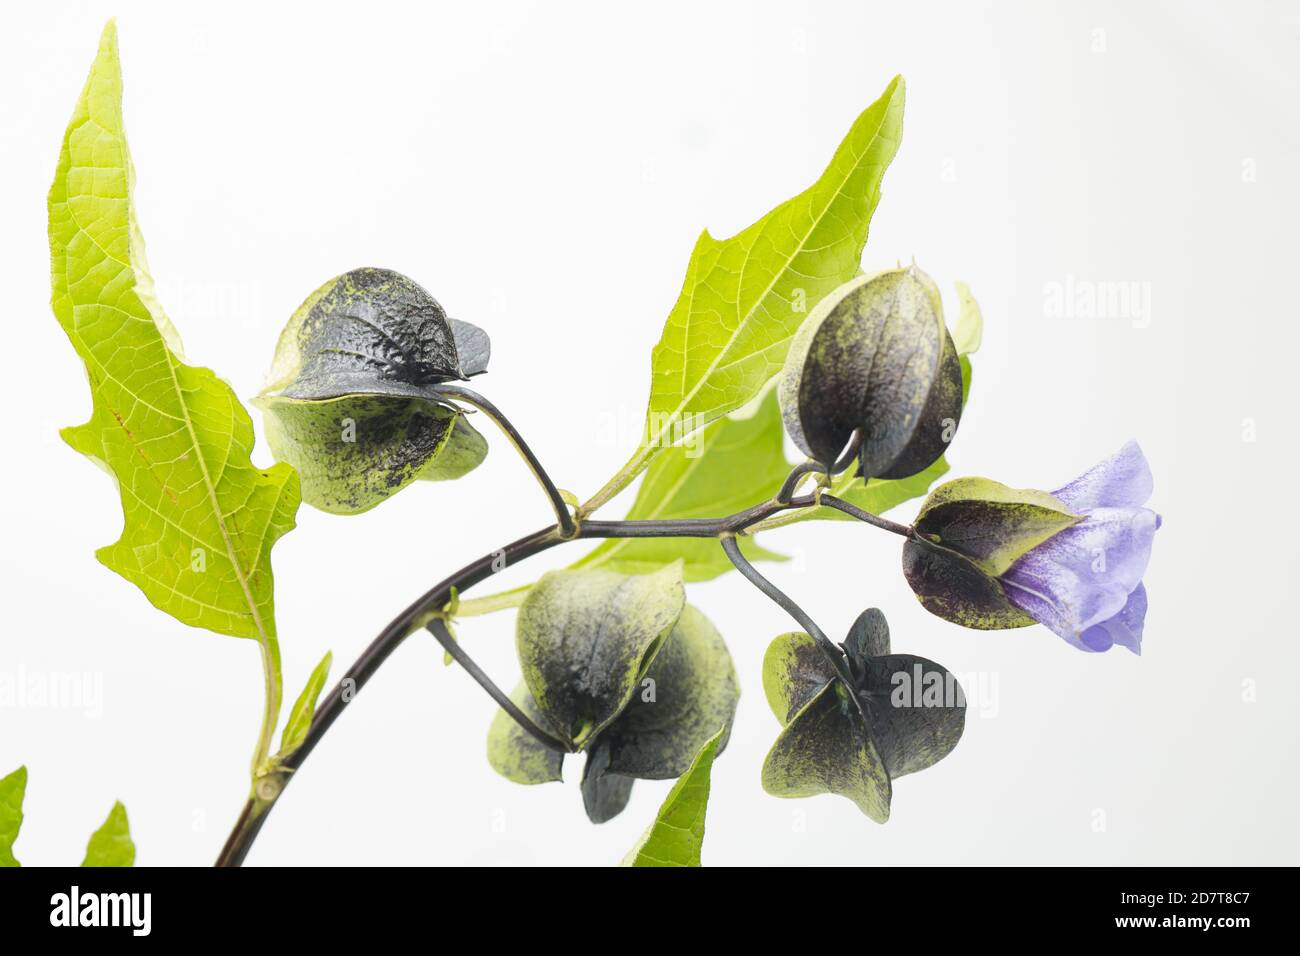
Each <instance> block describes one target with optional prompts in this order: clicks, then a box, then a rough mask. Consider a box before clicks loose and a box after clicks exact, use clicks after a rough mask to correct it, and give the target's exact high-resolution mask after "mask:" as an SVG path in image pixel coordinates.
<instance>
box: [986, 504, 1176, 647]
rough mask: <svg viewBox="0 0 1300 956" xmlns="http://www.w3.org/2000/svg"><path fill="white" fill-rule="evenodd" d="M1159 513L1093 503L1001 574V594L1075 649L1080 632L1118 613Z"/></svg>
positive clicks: (1140, 569)
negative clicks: (1079, 519) (1076, 519)
mask: <svg viewBox="0 0 1300 956" xmlns="http://www.w3.org/2000/svg"><path fill="white" fill-rule="evenodd" d="M1158 527H1160V517H1159V515H1157V514H1156V513H1155V512H1154V511H1150V510H1148V509H1146V508H1098V509H1095V510H1093V511H1091V512H1090V513H1089V514H1088V516H1087V517H1086V518H1085V520H1084V521H1082V522H1080V523H1079V524H1077V525H1075V526H1074V527H1072V528H1067V529H1066V530H1065V531H1062V532H1061V533H1060V534H1058V535H1056V536H1055V537H1054V538H1051V539H1049V540H1048V541H1046V542H1044V543H1043V544H1041V545H1039V546H1038V547H1036V548H1034V549H1033V550H1032V551H1030V552H1029V553H1028V554H1026V555H1025V556H1024V557H1022V558H1021V559H1020V560H1019V561H1017V562H1016V563H1015V564H1014V565H1013V566H1012V567H1011V569H1010V570H1008V571H1007V572H1006V574H1004V575H1003V576H1002V579H1001V580H1002V583H1003V586H1004V587H1005V588H1006V593H1007V597H1009V598H1010V599H1011V601H1012V603H1013V604H1015V605H1016V606H1017V607H1019V608H1020V609H1021V610H1023V611H1024V612H1025V613H1027V614H1029V615H1030V616H1031V617H1033V618H1034V619H1035V620H1037V621H1039V622H1040V623H1042V624H1046V625H1047V626H1048V627H1049V628H1051V629H1052V630H1053V631H1055V632H1056V633H1057V634H1058V635H1060V636H1061V637H1063V638H1065V640H1067V641H1069V642H1070V643H1071V644H1073V645H1074V646H1075V647H1078V648H1080V649H1081V650H1095V649H1096V648H1091V647H1089V646H1088V645H1087V644H1085V643H1084V642H1083V640H1082V634H1083V633H1084V632H1085V631H1087V630H1088V628H1090V627H1092V626H1093V625H1094V624H1100V623H1102V622H1103V621H1108V620H1110V619H1111V618H1112V617H1114V616H1115V615H1117V614H1119V613H1120V611H1121V610H1122V609H1123V608H1124V605H1125V604H1126V603H1127V601H1128V599H1129V595H1130V594H1132V593H1133V591H1135V590H1136V589H1137V587H1138V585H1139V584H1140V583H1141V581H1142V575H1143V574H1144V573H1145V572H1146V567H1147V561H1148V560H1149V559H1150V557H1151V544H1152V541H1153V539H1154V537H1155V532H1156V529H1157V528H1158Z"/></svg>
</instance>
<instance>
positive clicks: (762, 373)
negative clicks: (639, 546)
mask: <svg viewBox="0 0 1300 956" xmlns="http://www.w3.org/2000/svg"><path fill="white" fill-rule="evenodd" d="M903 101H904V84H903V79H902V77H895V78H894V79H893V80H892V81H891V82H890V84H889V86H887V87H886V88H885V92H884V93H883V94H882V96H881V97H880V99H878V100H877V101H876V102H875V103H874V104H872V105H871V106H870V107H868V108H867V110H866V111H865V112H864V113H862V115H861V116H859V117H858V119H857V121H856V122H855V123H854V124H853V127H852V128H851V129H850V130H849V133H848V135H847V136H846V137H845V138H844V141H843V142H842V143H841V144H840V146H839V149H837V150H836V152H835V155H834V157H833V158H832V159H831V162H830V165H829V166H828V167H827V168H826V170H825V172H823V173H822V175H821V177H820V178H819V179H818V180H817V182H816V183H814V184H813V185H812V186H811V187H810V188H809V189H807V190H806V191H805V192H802V193H800V194H799V195H798V196H795V197H794V198H793V199H790V200H788V201H787V202H785V203H782V204H781V205H780V206H778V207H776V208H775V209H774V210H772V211H771V212H769V213H768V214H767V215H766V216H764V217H763V218H762V219H760V220H759V221H758V222H756V223H754V224H753V225H752V226H750V227H749V228H747V229H745V230H744V231H742V232H740V233H738V234H737V235H735V236H733V237H731V238H730V239H724V240H717V239H714V238H713V237H712V236H710V235H709V234H708V232H707V231H706V232H705V233H703V234H702V235H701V236H700V238H699V241H698V242H696V244H695V249H694V251H693V252H692V253H691V259H690V262H689V263H688V265H687V268H686V281H685V283H684V284H683V287H682V292H681V295H680V297H679V298H678V300H677V303H676V305H674V306H673V310H672V312H671V314H670V315H669V316H668V321H667V323H666V324H665V326H664V331H663V335H662V337H661V338H660V340H659V343H658V345H656V346H655V348H654V352H653V353H652V356H651V387H650V400H649V404H648V408H647V410H646V424H645V430H644V434H643V436H642V440H641V444H640V446H639V447H638V449H637V451H636V452H635V454H633V456H632V457H631V458H630V459H629V460H628V462H627V464H626V465H624V466H623V468H622V469H620V471H619V473H618V474H617V475H616V476H615V477H614V478H613V479H612V480H611V481H610V482H609V483H608V484H607V485H606V486H605V487H604V488H602V489H601V490H600V491H599V492H598V493H597V494H596V495H595V496H594V497H593V498H592V499H591V500H590V501H588V502H587V504H586V506H585V508H586V510H588V511H591V510H595V508H597V507H599V506H600V505H601V504H603V503H604V502H606V501H608V500H609V499H610V498H612V497H613V496H614V495H615V494H617V493H618V492H619V490H621V489H622V488H624V487H626V486H627V485H628V484H629V483H630V482H631V481H632V480H633V479H634V478H636V476H637V475H639V474H640V473H641V471H642V470H643V469H644V468H645V467H646V466H647V465H648V464H649V463H650V461H651V460H652V459H653V458H655V456H657V455H658V454H660V453H661V452H663V451H664V449H666V448H667V447H668V446H670V445H672V444H676V443H678V442H680V441H681V440H682V439H683V438H684V437H685V436H687V435H689V434H690V433H691V432H694V431H696V430H698V429H700V428H703V427H704V426H705V425H707V424H709V423H710V422H713V421H716V420H717V419H719V418H721V417H722V416H723V415H725V414H727V413H728V412H730V411H732V410H734V409H737V408H740V407H741V406H742V405H744V404H745V403H746V402H748V401H749V400H750V399H751V398H753V397H754V396H755V395H757V394H758V393H759V391H761V390H762V388H763V386H764V385H765V384H766V383H767V381H768V380H769V379H771V378H772V376H773V375H774V374H775V373H776V372H777V371H778V370H779V369H780V367H781V365H782V363H783V362H784V361H785V356H786V351H787V350H788V349H789V347H790V341H791V339H792V338H793V336H794V334H795V332H796V330H797V329H798V328H799V325H800V323H801V321H802V320H803V319H804V318H805V316H806V315H807V310H808V309H811V308H813V307H814V306H815V305H816V304H817V303H818V301H820V299H821V298H822V296H824V295H826V294H827V293H829V292H830V291H831V290H833V289H834V288H836V287H837V286H838V285H840V284H841V283H843V282H847V281H848V280H849V279H851V278H853V276H854V275H856V274H857V273H858V270H859V268H860V265H861V259H862V248H863V246H864V245H865V243H866V241H867V230H868V227H869V225H870V223H871V217H872V214H873V213H874V212H875V209H876V204H877V202H878V201H879V199H880V182H881V179H882V178H883V177H884V173H885V168H886V167H887V166H888V165H889V163H890V161H891V160H892V159H893V158H894V154H895V153H896V152H897V151H898V145H899V142H900V140H901V138H902V131H903Z"/></svg>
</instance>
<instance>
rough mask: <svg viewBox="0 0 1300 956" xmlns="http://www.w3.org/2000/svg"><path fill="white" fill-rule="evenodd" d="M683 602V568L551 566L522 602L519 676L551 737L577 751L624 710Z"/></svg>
mask: <svg viewBox="0 0 1300 956" xmlns="http://www.w3.org/2000/svg"><path fill="white" fill-rule="evenodd" d="M685 603H686V593H685V589H684V588H683V586H682V568H681V564H680V563H673V564H671V565H668V566H666V567H664V568H662V569H660V570H659V571H655V572H653V573H651V574H639V575H631V576H628V575H622V574H616V573H615V572H612V571H605V570H599V569H597V570H581V571H551V572H550V573H548V574H546V575H544V576H543V577H542V579H541V580H540V581H538V582H537V584H536V585H534V587H533V589H532V591H530V592H529V594H528V597H527V598H526V599H525V600H524V603H523V604H522V605H521V606H520V608H519V618H518V620H517V622H516V631H515V644H516V648H517V650H518V653H519V663H520V665H521V667H522V669H523V674H524V681H525V683H526V684H527V685H528V690H529V691H530V692H531V693H532V695H533V697H534V699H535V700H536V701H537V706H538V708H539V709H540V710H541V712H542V714H543V715H544V716H545V717H546V720H547V722H548V723H549V724H550V726H551V727H553V728H554V729H555V732H556V735H557V736H558V737H559V738H560V739H561V740H563V741H564V742H565V743H566V744H568V745H570V746H571V747H573V748H574V749H578V750H580V749H582V748H583V747H584V746H585V745H586V744H587V742H588V741H590V740H591V739H592V738H593V737H595V736H596V735H597V734H599V733H600V731H602V730H604V729H605V727H607V726H608V725H609V724H610V723H611V722H612V721H613V720H614V719H615V718H617V717H618V715H619V714H620V713H622V711H623V708H625V707H626V706H627V704H628V702H629V701H630V700H631V699H632V695H633V693H634V692H635V690H636V686H637V683H638V681H639V680H640V679H641V678H642V677H643V676H644V675H645V673H646V670H647V669H648V668H649V666H650V664H651V663H652V662H653V661H654V658H655V655H656V654H657V653H658V652H659V649H660V648H661V647H662V645H663V642H664V639H665V638H666V637H667V636H668V634H669V633H670V632H671V631H672V629H673V626H674V625H675V624H676V623H677V619H678V618H679V617H681V614H682V608H683V607H684V606H685Z"/></svg>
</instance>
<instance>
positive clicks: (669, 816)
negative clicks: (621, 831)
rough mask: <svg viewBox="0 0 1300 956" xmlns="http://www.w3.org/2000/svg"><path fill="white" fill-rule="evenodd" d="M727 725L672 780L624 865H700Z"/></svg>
mask: <svg viewBox="0 0 1300 956" xmlns="http://www.w3.org/2000/svg"><path fill="white" fill-rule="evenodd" d="M726 729H727V728H726V727H723V728H722V729H720V730H719V731H718V732H717V733H715V734H714V735H713V736H712V737H710V738H709V739H708V740H707V741H706V742H705V744H704V746H703V747H701V748H700V752H699V753H697V754H696V755H695V759H694V760H693V761H691V765H690V767H689V768H688V769H687V771H686V772H685V773H684V774H682V776H681V777H679V778H678V780H677V782H676V783H675V784H673V788H672V789H671V790H669V791H668V796H667V797H666V798H665V799H664V802H663V806H661V807H660V808H659V813H658V814H657V815H656V816H655V821H654V823H652V824H651V825H650V828H649V829H648V830H646V832H645V834H644V835H643V836H642V837H641V839H640V841H639V842H638V843H637V845H636V846H634V847H633V848H632V849H631V850H630V851H629V852H628V854H627V856H626V857H624V858H623V865H624V866H699V865H700V849H701V847H702V846H703V845H704V816H705V813H706V812H707V810H708V808H709V786H710V783H711V776H712V773H713V758H714V756H715V755H716V754H717V752H718V746H719V743H720V741H721V740H722V736H723V734H724V733H725V732H726Z"/></svg>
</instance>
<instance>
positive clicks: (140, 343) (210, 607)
mask: <svg viewBox="0 0 1300 956" xmlns="http://www.w3.org/2000/svg"><path fill="white" fill-rule="evenodd" d="M133 185H134V173H133V170H132V166H131V159H130V154H129V152H128V150H127V144H126V137H125V134H124V132H123V126H122V78H121V71H120V68H119V63H118V54H117V32H116V28H115V26H114V24H113V23H112V22H110V23H109V24H108V25H107V26H106V27H105V28H104V34H103V37H102V38H101V40H100V44H99V53H98V55H97V56H96V58H95V62H94V65H93V66H92V67H91V71H90V77H89V78H88V79H87V80H86V85H85V88H84V89H83V91H82V94H81V99H80V100H79V101H78V103H77V107H76V110H75V112H74V113H73V117H72V121H71V123H70V124H69V126H68V130H67V134H66V136H65V137H64V141H63V149H62V152H61V153H60V156H59V164H58V170H57V172H56V173H55V176H54V185H53V186H52V187H51V188H50V196H49V216H50V221H49V238H50V270H51V278H52V284H53V301H52V305H53V309H54V314H55V316H56V317H57V318H58V320H59V324H60V325H62V326H63V329H64V331H65V332H66V333H67V334H68V338H69V339H70V340H71V342H72V345H73V347H74V348H75V349H76V352H77V354H78V355H79V356H80V357H81V359H82V360H83V361H84V363H85V366H86V374H87V377H88V379H89V383H90V390H91V396H92V398H93V409H92V412H91V416H90V420H89V421H88V422H86V423H85V424H84V425H80V426H77V427H74V428H66V429H64V430H63V432H62V435H63V438H64V440H65V441H67V442H68V444H69V445H71V446H72V447H73V448H75V449H76V450H77V451H79V452H81V453H82V454H83V455H86V456H88V457H90V458H92V459H94V460H95V461H96V462H98V463H100V464H101V465H103V466H104V467H105V468H106V470H108V471H109V472H110V473H111V474H112V475H113V477H114V478H115V479H116V480H117V485H118V488H119V491H120V495H121V501H122V511H123V515H124V519H125V521H124V527H123V530H122V536H121V538H120V539H119V540H118V541H117V542H116V543H115V544H112V545H109V546H107V547H104V548H101V549H100V550H99V551H98V552H97V557H98V558H99V560H100V561H102V562H103V563H104V564H105V565H107V566H108V567H109V568H111V569H113V570H114V571H116V572H117V573H119V574H121V575H122V576H123V577H125V578H126V579H127V580H128V581H131V582H132V583H133V584H135V585H136V586H138V587H139V588H140V589H141V590H142V591H143V592H144V594H145V596H146V597H147V598H148V599H149V600H150V601H151V602H152V603H153V604H154V605H155V606H156V607H158V608H160V609H161V610H163V611H166V612H167V613H168V614H171V615H172V616H174V617H176V618H177V619H178V620H180V621H183V622H184V623H186V624H190V625H193V626H195V627H203V628H207V629H209V630H212V631H216V632H218V633H221V634H229V635H232V636H235V637H245V638H252V639H254V640H257V641H258V642H259V643H261V644H262V645H263V646H264V647H265V648H266V649H267V651H268V654H269V657H270V659H271V660H272V669H273V671H274V675H275V677H274V679H275V681H276V683H277V690H276V693H277V695H278V681H279V676H278V675H279V664H278V660H279V650H278V646H277V643H276V634H275V616H274V603H273V580H272V575H271V559H270V552H271V547H272V545H274V544H275V542H276V540H277V539H278V538H279V537H280V536H281V535H283V534H284V533H285V532H287V531H288V530H290V529H291V528H292V527H293V525H294V514H295V512H296V511H297V508H298V500H299V491H298V479H297V477H296V476H295V475H294V473H293V470H292V469H291V468H289V467H288V466H287V465H276V466H274V467H272V468H269V469H260V468H256V467H254V466H253V464H252V462H251V460H250V457H249V456H250V453H251V451H252V448H253V425H252V422H251V421H250V419H249V417H248V414H247V413H246V412H245V411H244V409H243V407H242V406H241V405H240V404H239V401H238V400H237V399H236V398H235V395H234V393H233V392H232V391H231V389H230V387H229V386H228V385H227V384H226V383H225V382H223V381H221V380H220V379H219V378H217V377H216V376H215V375H214V374H213V373H212V372H211V371H209V370H207V369H203V368H195V367H193V366H190V365H186V364H184V362H183V361H182V359H181V349H180V340H179V338H178V336H177V335H176V331H175V329H174V328H173V327H172V325H171V323H170V322H169V321H168V319H167V317H166V316H165V315H164V314H163V311H162V309H161V307H160V306H159V304H158V302H157V301H156V300H155V299H154V296H153V282H152V280H151V279H150V277H149V273H148V269H147V267H146V264H145V259H144V246H143V241H142V239H141V236H140V232H139V229H138V227H137V225H136V221H135V211H134V209H133V207H132V204H131V193H132V188H133Z"/></svg>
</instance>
